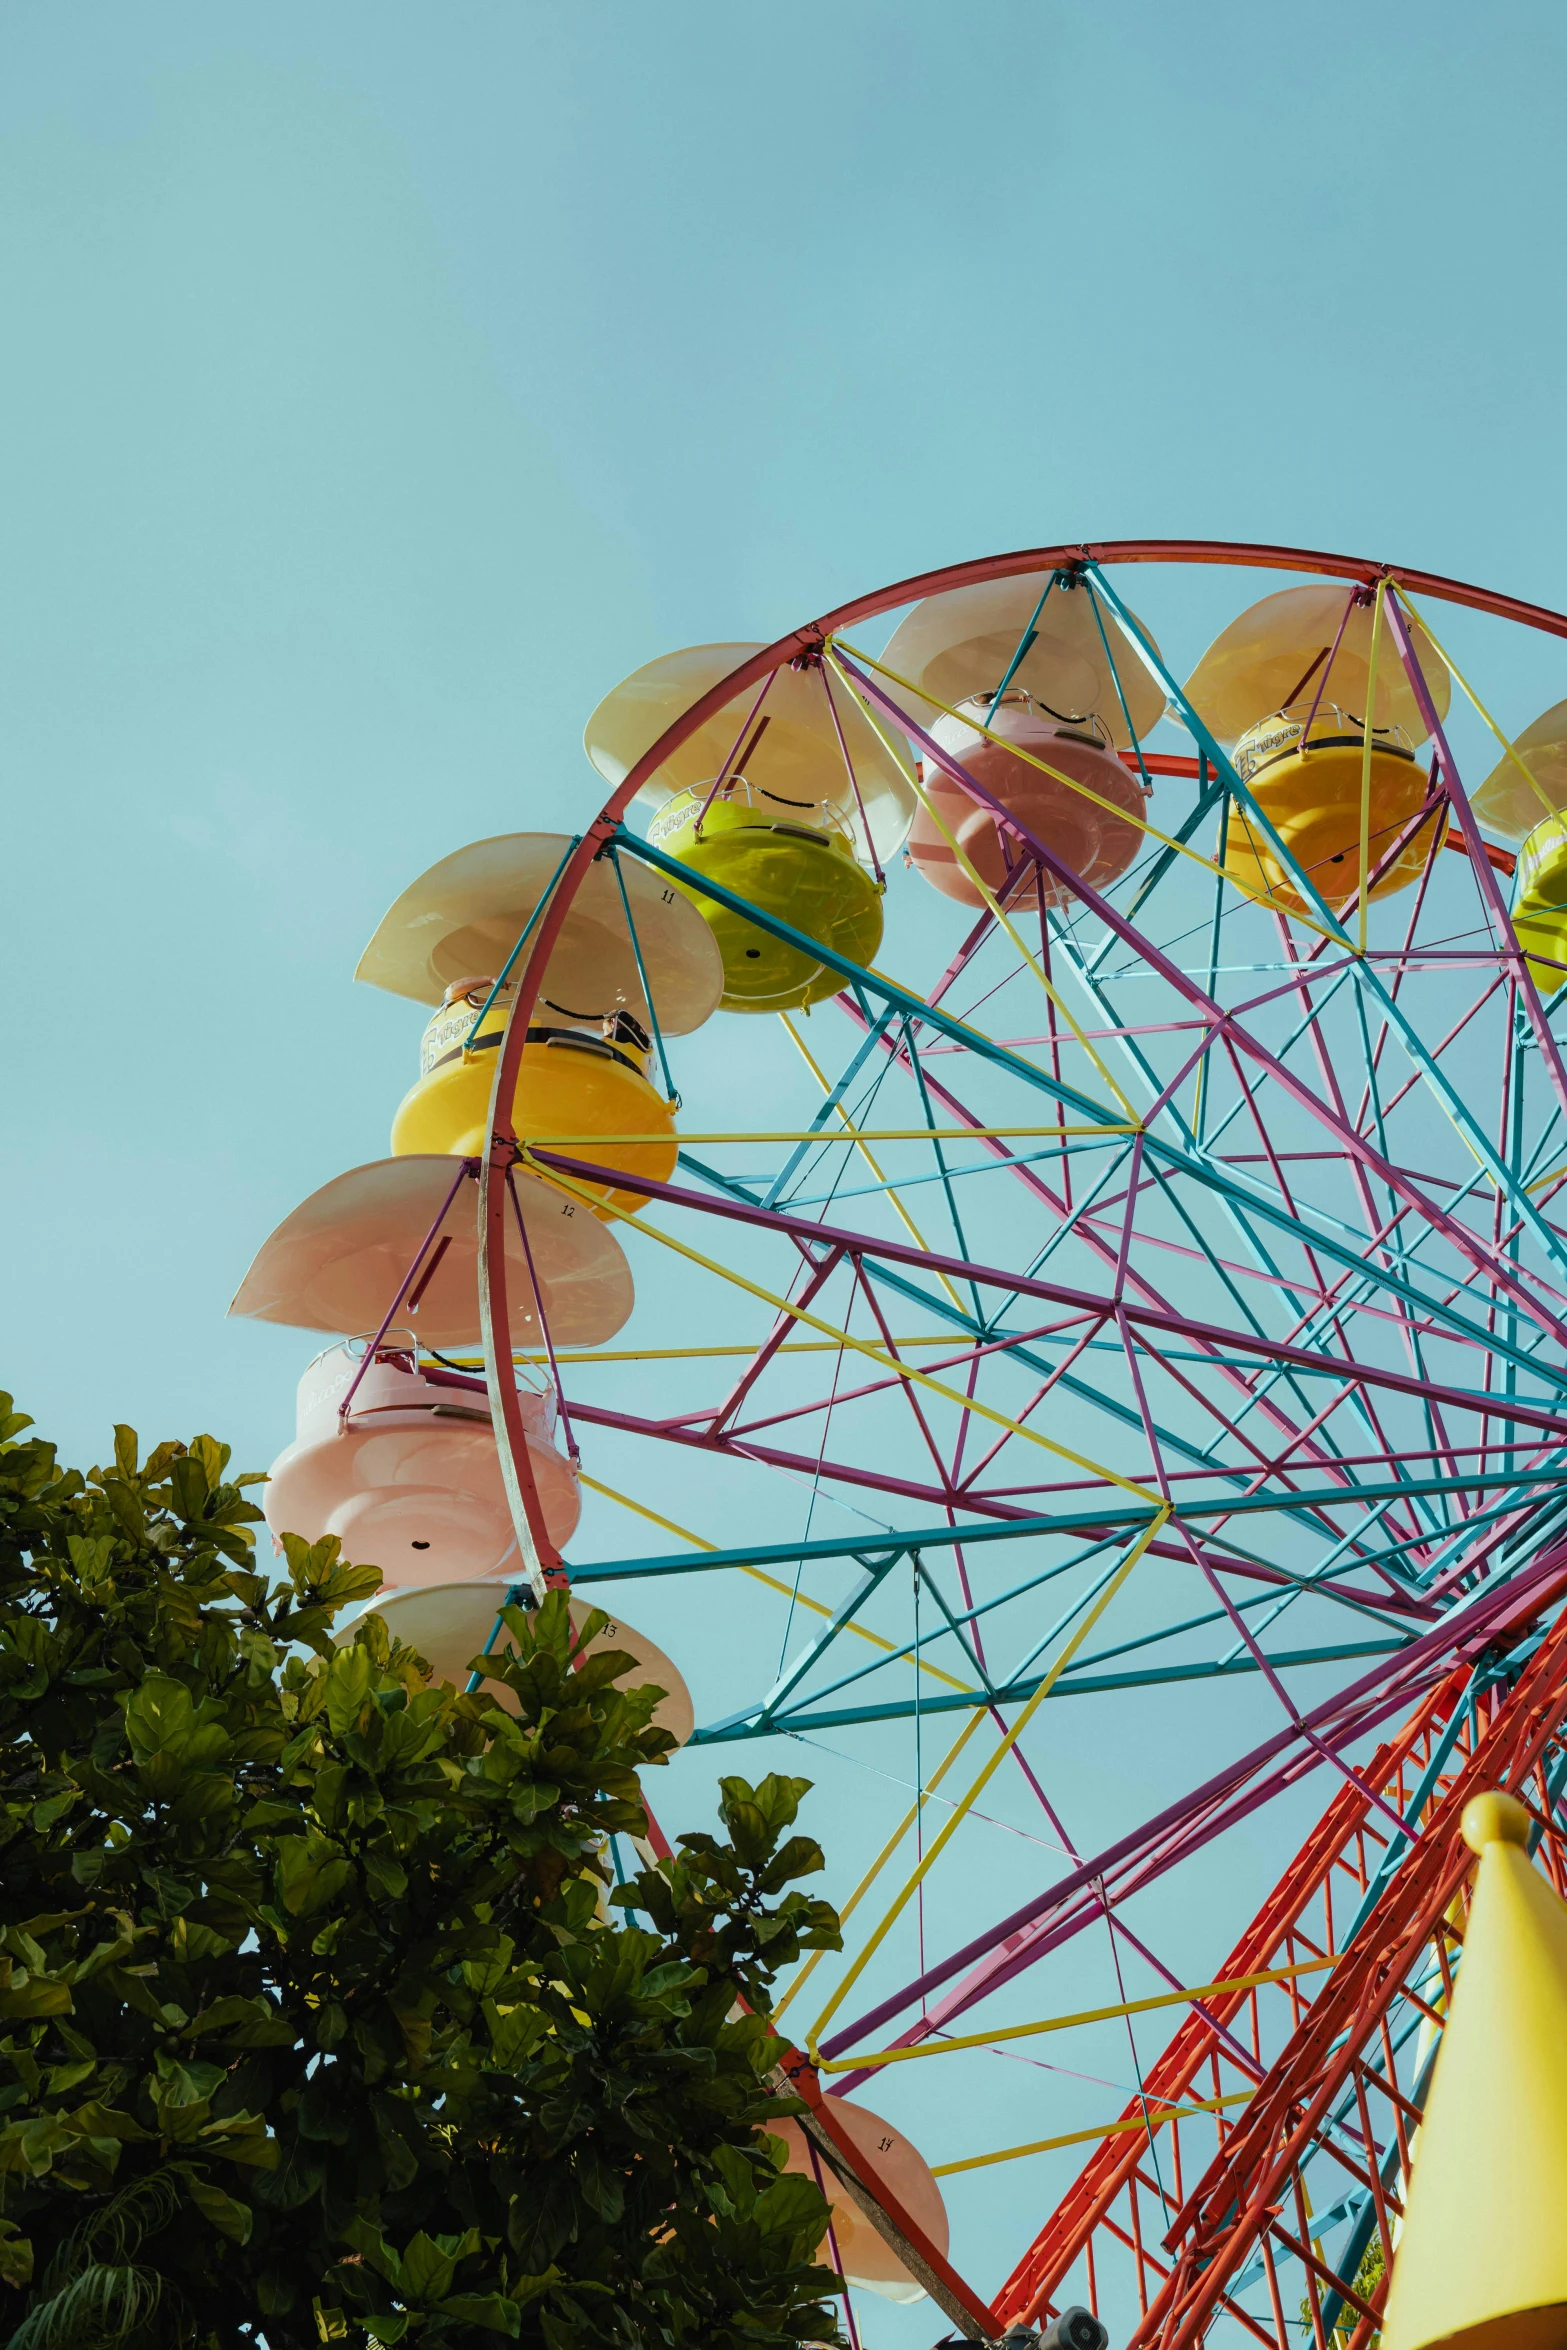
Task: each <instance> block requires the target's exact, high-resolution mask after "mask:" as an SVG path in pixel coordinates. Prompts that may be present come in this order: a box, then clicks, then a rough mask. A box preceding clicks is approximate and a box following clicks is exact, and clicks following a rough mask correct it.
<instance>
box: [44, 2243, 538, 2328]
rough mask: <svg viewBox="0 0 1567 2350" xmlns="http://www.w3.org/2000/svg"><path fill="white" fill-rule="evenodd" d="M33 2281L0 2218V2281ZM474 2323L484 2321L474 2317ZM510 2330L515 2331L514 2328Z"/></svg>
mask: <svg viewBox="0 0 1567 2350" xmlns="http://www.w3.org/2000/svg"><path fill="white" fill-rule="evenodd" d="M32 2281H33V2247H32V2244H31V2243H30V2242H29V2240H28V2238H27V2237H26V2236H24V2235H23V2234H22V2231H21V2229H20V2228H19V2227H18V2226H17V2224H16V2222H15V2220H14V2219H0V2283H4V2284H7V2285H30V2284H31V2283H32ZM474 2322H475V2323H476V2324H481V2325H482V2323H483V2322H484V2321H483V2319H482V2318H479V2319H475V2321H474ZM512 2331H513V2332H514V2333H515V2331H516V2328H515V2327H513V2328H512Z"/></svg>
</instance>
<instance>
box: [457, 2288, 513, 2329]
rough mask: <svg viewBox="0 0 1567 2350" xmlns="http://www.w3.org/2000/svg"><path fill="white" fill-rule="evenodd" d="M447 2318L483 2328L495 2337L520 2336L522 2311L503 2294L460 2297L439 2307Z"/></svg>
mask: <svg viewBox="0 0 1567 2350" xmlns="http://www.w3.org/2000/svg"><path fill="white" fill-rule="evenodd" d="M439 2308H440V2311H441V2315H442V2316H443V2317H455V2318H456V2319H457V2320H458V2321H459V2323H460V2324H463V2325H470V2326H483V2327H485V2328H486V2329H487V2331H488V2332H490V2333H492V2334H512V2335H515V2334H517V2333H520V2331H521V2330H522V2311H521V2310H520V2309H519V2308H518V2307H517V2304H516V2302H515V2301H509V2300H507V2299H506V2297H505V2296H504V2294H501V2293H459V2294H457V2295H456V2296H455V2297H454V2298H452V2299H449V2300H446V2301H442V2302H441V2303H440V2304H439Z"/></svg>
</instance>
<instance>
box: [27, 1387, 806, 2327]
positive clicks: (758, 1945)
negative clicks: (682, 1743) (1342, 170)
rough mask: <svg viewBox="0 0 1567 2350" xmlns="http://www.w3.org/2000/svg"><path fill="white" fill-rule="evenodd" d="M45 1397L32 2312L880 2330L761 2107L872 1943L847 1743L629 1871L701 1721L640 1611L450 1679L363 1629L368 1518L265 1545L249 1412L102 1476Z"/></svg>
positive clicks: (31, 2315) (372, 1624) (30, 1691)
mask: <svg viewBox="0 0 1567 2350" xmlns="http://www.w3.org/2000/svg"><path fill="white" fill-rule="evenodd" d="M0 1411H3V1412H4V1413H5V1414H6V1415H9V1416H7V1417H5V1418H4V1419H0V1439H3V1442H0V1774H3V1789H0V1792H3V1798H4V1822H3V1828H0V1834H3V1836H4V1850H3V1856H0V1926H3V1932H0V2034H3V2035H4V2037H3V2038H0V2279H3V2283H0V2335H3V2336H4V2337H5V2338H6V2339H8V2340H9V2341H10V2342H11V2343H12V2344H13V2345H14V2350H64V2346H65V2345H67V2344H76V2343H91V2344H93V2345H94V2346H95V2350H96V2346H98V2345H109V2344H113V2343H118V2344H122V2345H124V2350H142V2346H143V2345H152V2344H154V2343H156V2344H158V2345H159V2346H160V2350H162V2346H163V2345H174V2344H189V2345H191V2346H192V2350H218V2346H226V2345H229V2344H231V2343H232V2344H239V2343H244V2342H251V2341H255V2340H258V2339H264V2340H265V2341H266V2342H267V2343H268V2344H269V2345H271V2350H296V2346H299V2350H303V2346H305V2345H310V2346H312V2350H313V2346H314V2345H317V2344H318V2343H321V2342H326V2341H333V2340H338V2339H342V2340H345V2341H348V2342H353V2341H360V2342H380V2343H385V2344H390V2343H394V2342H401V2341H413V2340H415V2339H417V2340H419V2342H420V2343H421V2346H422V2350H442V2346H444V2345H455V2344H458V2343H462V2344H478V2343H482V2342H483V2341H485V2340H490V2339H497V2338H499V2339H505V2338H516V2339H519V2340H522V2341H525V2342H529V2343H534V2344H537V2345H539V2346H540V2350H571V2346H574V2345H576V2344H578V2343H579V2342H582V2341H584V2340H586V2339H589V2338H591V2339H592V2340H594V2341H595V2342H605V2343H623V2344H625V2345H627V2346H628V2350H630V2346H631V2345H638V2346H641V2345H652V2344H664V2345H668V2346H669V2350H686V2346H687V2345H690V2346H693V2350H694V2345H696V2344H697V2343H698V2342H700V2343H701V2345H702V2350H788V2346H790V2345H792V2344H794V2343H796V2342H799V2341H802V2340H804V2341H812V2340H814V2341H830V2340H835V2339H836V2338H837V2337H836V2327H835V2321H834V2318H833V2315H832V2312H831V2309H830V2307H828V2306H826V2305H825V2304H824V2296H826V2295H829V2294H830V2292H831V2289H832V2285H833V2282H834V2280H833V2278H832V2277H831V2274H830V2272H827V2271H824V2270H822V2269H820V2268H817V2267H815V2266H814V2265H813V2257H814V2253H815V2249H816V2247H817V2245H818V2244H819V2243H820V2241H821V2239H822V2235H823V2232H824V2228H825V2221H826V2208H825V2205H824V2204H823V2202H822V2199H821V2197H820V2195H819V2193H818V2191H817V2189H816V2187H815V2186H814V2185H813V2184H812V2183H811V2182H810V2181H807V2180H805V2179H802V2178H800V2177H798V2176H796V2175H794V2174H786V2173H783V2172H782V2171H781V2170H780V2169H779V2167H778V2161H779V2157H780V2156H781V2151H782V2150H781V2148H780V2146H779V2144H778V2141H777V2140H776V2139H774V2140H772V2141H769V2140H768V2139H767V2137H766V2136H765V2134H760V2133H764V2132H765V2126H766V2124H767V2123H768V2122H769V2120H771V2119H773V2118H775V2117H777V2116H780V2115H782V2114H784V2113H787V2112H790V2111H794V2110H797V2109H796V2108H795V2106H794V2105H793V2103H792V2101H788V2100H780V2099H778V2098H776V2097H775V2096H774V2095H773V2094H772V2092H771V2090H770V2088H769V2074H770V2072H771V2068H772V2066H773V2065H774V2063H775V2061H776V2057H777V2054H778V2049H779V2043H778V2041H777V2039H776V2037H775V2036H774V2034H773V2033H772V2031H771V2029H770V2026H769V2024H768V2021H767V2010H768V2006H769V1989H768V1986H769V1983H770V1981H771V1979H772V1977H773V1975H774V1973H775V1972H776V1970H777V1969H778V1968H780V1967H782V1966H785V1965H787V1964H789V1963H790V1962H791V1961H792V1960H793V1959H794V1958H795V1957H796V1956H797V1955H798V1953H799V1952H800V1951H801V1950H803V1949H806V1948H812V1947H821V1946H823V1945H825V1946H828V1947H835V1946H836V1944H837V1939H838V1937H837V1921H836V1918H835V1917H834V1915H833V1912H832V1911H831V1910H830V1909H829V1908H828V1907H827V1905H826V1904H825V1903H823V1902H820V1901H814V1900H809V1899H807V1898H806V1897H805V1896H804V1895H803V1894H802V1893H801V1892H800V1891H798V1890H797V1889H796V1888H795V1887H794V1884H793V1880H794V1879H795V1878H797V1877H799V1876H801V1875H802V1874H805V1873H807V1872H808V1871H810V1870H812V1869H814V1868H816V1867H818V1866H819V1865H820V1860H821V1856H820V1853H819V1851H818V1850H817V1847H816V1846H815V1845H814V1844H813V1843H811V1842H810V1841H809V1840H808V1839H807V1838H804V1837H802V1836H798V1835H792V1834H790V1833H789V1830H790V1829H791V1827H792V1824H793V1821H794V1818H795V1815H796V1810H797V1806H798V1803H799V1799H800V1797H801V1795H802V1794H803V1793H804V1791H805V1787H806V1782H805V1781H803V1780H796V1779H780V1778H769V1779H766V1780H764V1781H763V1782H762V1784H761V1785H760V1786H758V1787H756V1788H752V1787H749V1786H748V1785H747V1784H746V1783H745V1782H744V1781H743V1780H739V1779H730V1780H726V1781H724V1782H723V1800H722V1806H721V1810H722V1819H723V1825H724V1829H725V1831H726V1833H725V1836H724V1838H723V1839H719V1838H715V1837H710V1836H702V1835H698V1836H687V1837H684V1838H682V1840H681V1850H680V1852H679V1853H678V1854H677V1856H676V1857H675V1858H674V1859H673V1860H670V1861H666V1862H664V1863H662V1864H660V1867H659V1868H658V1869H657V1870H645V1871H643V1872H642V1873H641V1874H640V1875H639V1876H637V1877H636V1878H635V1879H634V1880H633V1881H632V1882H631V1883H630V1884H629V1885H628V1886H626V1887H623V1888H621V1889H620V1890H619V1891H618V1892H616V1893H615V1894H614V1895H613V1896H609V1897H608V1898H607V1897H606V1887H607V1878H606V1872H605V1861H604V1853H605V1847H606V1840H607V1838H608V1837H609V1836H610V1835H611V1834H614V1833H618V1834H632V1835H636V1834H639V1833H641V1832H642V1831H643V1830H644V1829H645V1824H646V1823H645V1815H644V1813H643V1811H642V1807H641V1800H640V1792H639V1783H638V1778H637V1774H638V1772H639V1771H640V1770H643V1769H645V1768H646V1767H647V1766H648V1765H649V1764H651V1763H655V1762H657V1761H659V1760H660V1759H661V1758H662V1756H663V1755H664V1753H665V1751H666V1750H667V1748H668V1747H669V1744H670V1741H669V1739H668V1737H667V1736H666V1735H665V1733H664V1732H662V1731H660V1730H658V1729H655V1728H654V1727H653V1726H652V1714H653V1710H654V1706H655V1704H656V1701H657V1697H658V1695H659V1694H660V1693H659V1692H657V1691H654V1690H649V1689H638V1688H632V1689H627V1688H625V1687H623V1686H622V1678H623V1676H624V1674H625V1673H626V1671H627V1670H628V1669H629V1668H630V1666H631V1664H632V1660H631V1659H630V1658H629V1657H626V1656H624V1655H621V1654H608V1655H606V1654H598V1653H596V1654H595V1655H593V1656H592V1657H591V1659H589V1660H587V1661H586V1662H578V1661H577V1660H578V1658H579V1656H580V1647H581V1646H582V1645H585V1643H586V1641H587V1640H588V1639H591V1638H592V1636H593V1634H594V1633H595V1632H596V1631H598V1630H599V1629H601V1628H602V1622H603V1619H602V1618H600V1617H597V1616H595V1617H593V1618H592V1619H591V1620H590V1623H589V1625H588V1626H587V1627H586V1628H585V1629H584V1632H583V1634H582V1638H581V1642H580V1643H579V1645H578V1648H577V1649H574V1648H573V1636H572V1630H571V1624H570V1619H569V1615H568V1612H567V1609H566V1606H565V1602H564V1600H563V1599H560V1598H556V1599H551V1600H550V1601H548V1602H547V1603H546V1604H545V1606H544V1607H543V1608H542V1609H540V1610H539V1611H538V1612H537V1613H536V1614H532V1615H524V1614H523V1613H522V1612H521V1611H520V1610H516V1609H512V1610H509V1611H508V1614H507V1619H506V1620H507V1627H508V1632H509V1645H506V1646H505V1654H504V1659H503V1661H499V1662H497V1660H495V1659H493V1658H492V1660H491V1674H492V1678H491V1684H490V1685H489V1686H487V1687H486V1688H485V1689H482V1690H481V1691H480V1692H478V1693H477V1694H475V1695H472V1696H469V1695H465V1694H461V1693H459V1692H457V1691H455V1690H454V1689H452V1688H451V1687H450V1686H441V1687H435V1688H432V1687H429V1686H427V1682H426V1675H425V1671H424V1668H423V1664H422V1660H421V1659H419V1658H418V1657H417V1656H416V1655H415V1654H414V1653H413V1652H412V1651H410V1650H408V1649H407V1648H403V1647H400V1646H398V1645H396V1644H395V1643H393V1642H391V1641H390V1640H389V1638H388V1634H387V1632H386V1629H385V1627H384V1626H383V1625H382V1624H381V1622H380V1621H379V1619H375V1618H371V1619H369V1620H368V1621H367V1622H365V1623H364V1624H363V1625H361V1626H360V1627H358V1628H357V1629H356V1630H355V1632H354V1634H353V1636H352V1638H351V1639H349V1640H346V1641H345V1643H344V1644H343V1645H341V1646H338V1645H335V1644H334V1640H333V1636H332V1628H333V1622H334V1618H335V1617H336V1615H337V1614H338V1612H339V1611H340V1610H341V1609H342V1608H343V1607H344V1606H345V1605H346V1604H347V1603H348V1602H350V1601H352V1600H355V1599H358V1598H361V1597H363V1596H364V1595H365V1594H367V1593H368V1592H370V1591H372V1590H373V1589H374V1588H375V1586H376V1583H377V1580H378V1578H377V1575H376V1572H375V1570H374V1569H372V1568H362V1567H354V1566H350V1565H348V1564H347V1563H345V1562H344V1561H343V1560H342V1559H341V1558H340V1557H339V1555H338V1546H337V1544H336V1543H335V1542H325V1543H321V1544H318V1545H316V1546H315V1547H314V1548H311V1547H310V1546H308V1545H306V1544H305V1543H303V1542H301V1541H297V1540H295V1539H293V1538H289V1539H288V1540H287V1541H286V1543H285V1552H286V1564H287V1577H286V1580H280V1581H279V1582H278V1583H277V1584H273V1583H271V1582H270V1581H269V1579H268V1578H267V1577H266V1576H265V1575H263V1574H262V1573H260V1572H258V1571H257V1567H256V1562H255V1558H254V1535H253V1528H254V1525H255V1523H256V1522H257V1520H258V1519H259V1515H260V1513H259V1512H258V1511H257V1510H255V1509H254V1508H253V1507H252V1506H251V1505H250V1504H249V1503H248V1502H247V1501H246V1499H245V1496H244V1491H243V1488H244V1487H245V1486H246V1485H247V1484H251V1483H254V1482H256V1480H254V1479H247V1478H243V1477H241V1478H230V1477H229V1476H228V1473H227V1471H228V1453H227V1449H226V1448H225V1447H222V1446H220V1445H218V1444H217V1443H215V1442H214V1441H213V1439H212V1438H210V1437H205V1436H201V1437H197V1438H196V1439H195V1440H194V1441H193V1442H192V1443H191V1444H190V1445H189V1446H188V1447H186V1446H183V1445H179V1444H164V1445H160V1446H159V1447H158V1449H157V1451H156V1452H154V1453H153V1455H152V1456H151V1458H150V1459H149V1460H148V1461H147V1462H146V1463H145V1464H144V1465H143V1464H141V1463H140V1462H139V1458H138V1447H137V1440H136V1438H135V1436H134V1435H133V1434H132V1433H131V1431H129V1430H127V1429H121V1430H119V1431H117V1436H116V1448H115V1459H114V1464H113V1466H112V1467H109V1468H106V1469H102V1470H98V1469H95V1470H93V1471H92V1472H91V1473H90V1475H88V1476H87V1477H85V1478H84V1477H83V1476H81V1475H79V1474H77V1473H76V1472H75V1471H69V1470H67V1471H61V1470H60V1469H59V1468H58V1466H57V1464H56V1461H55V1456H54V1450H53V1447H52V1446H49V1445H47V1444H43V1443H40V1442H37V1441H35V1440H27V1439H25V1438H24V1437H23V1435H22V1431H24V1430H25V1429H26V1428H27V1427H28V1426H29V1425H30V1423H28V1422H27V1421H26V1420H25V1419H23V1418H20V1417H18V1416H15V1415H11V1413H10V1398H9V1397H4V1398H0ZM495 1682H504V1683H505V1685H506V1687H507V1689H508V1690H509V1692H510V1696H511V1699H512V1702H513V1706H514V1708H515V1710H512V1708H511V1707H508V1706H505V1705H503V1704H502V1703H501V1702H500V1700H499V1698H498V1696H497V1695H496V1694H495V1693H494V1683H495ZM612 1902H618V1903H619V1904H620V1905H621V1906H622V1908H628V1909H630V1910H631V1913H632V1914H631V1916H630V1917H629V1918H626V1919H622V1918H620V1917H617V1916H616V1915H615V1913H614V1910H613V1908H612V1906H611V1903H612ZM742 2003H743V2004H742ZM747 2011H749V2012H747Z"/></svg>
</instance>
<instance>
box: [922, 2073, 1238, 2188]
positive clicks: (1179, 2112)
mask: <svg viewBox="0 0 1567 2350" xmlns="http://www.w3.org/2000/svg"><path fill="white" fill-rule="evenodd" d="M1255 2095H1256V2091H1255V2090H1254V2089H1232V2090H1231V2091H1230V2094H1229V2095H1228V2097H1205V2098H1204V2099H1203V2101H1202V2103H1201V2104H1200V2105H1156V2104H1155V2105H1151V2106H1150V2109H1149V2113H1148V2116H1147V2119H1146V2120H1145V2119H1144V2118H1143V2116H1142V2115H1141V2114H1134V2115H1132V2116H1131V2118H1130V2119H1122V2120H1120V2121H1113V2122H1101V2123H1100V2124H1099V2127H1098V2129H1096V2130H1067V2131H1065V2132H1064V2133H1063V2135H1062V2136H1061V2137H1059V2138H1035V2139H1034V2140H1033V2142H1032V2144H1031V2145H1028V2146H1002V2147H1000V2148H999V2149H998V2150H997V2152H996V2153H994V2154H971V2155H970V2156H969V2157H968V2159H967V2161H965V2162H937V2163H933V2164H932V2165H931V2177H932V2178H935V2179H950V2178H951V2177H952V2175H953V2173H954V2172H955V2171H960V2170H984V2169H986V2168H987V2167H988V2166H989V2165H990V2164H991V2163H993V2162H1016V2161H1017V2160H1018V2159H1019V2157H1020V2156H1021V2155H1024V2154H1051V2153H1054V2151H1055V2149H1056V2148H1057V2147H1058V2146H1086V2145H1087V2144H1088V2143H1089V2142H1090V2140H1092V2139H1096V2138H1118V2137H1120V2136H1121V2134H1122V2132H1123V2131H1126V2130H1147V2132H1148V2134H1149V2136H1150V2137H1152V2135H1153V2133H1154V2131H1155V2130H1157V2129H1159V2128H1161V2127H1162V2125H1163V2124H1164V2123H1165V2122H1179V2121H1185V2120H1186V2118H1187V2116H1188V2115H1189V2114H1196V2113H1223V2112H1224V2110H1225V2108H1226V2107H1227V2106H1231V2105H1245V2104H1247V2103H1248V2102H1249V2101H1250V2099H1251V2098H1252V2097H1254V2096H1255Z"/></svg>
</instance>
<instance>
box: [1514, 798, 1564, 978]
mask: <svg viewBox="0 0 1567 2350" xmlns="http://www.w3.org/2000/svg"><path fill="white" fill-rule="evenodd" d="M1513 928H1514V930H1516V931H1517V933H1518V944H1519V945H1520V946H1521V947H1523V948H1525V949H1526V950H1528V954H1529V969H1530V972H1531V973H1532V975H1533V978H1534V984H1535V986H1536V987H1537V988H1538V989H1539V990H1540V992H1541V994H1542V995H1546V996H1553V995H1555V993H1556V991H1557V989H1558V988H1559V987H1561V986H1562V985H1564V984H1567V817H1563V816H1547V817H1546V818H1545V820H1544V822H1543V823H1540V824H1537V825H1536V826H1535V828H1534V830H1533V832H1531V833H1530V835H1529V837H1528V839H1527V840H1526V841H1525V842H1524V844H1523V846H1522V848H1521V849H1520V850H1519V852H1518V874H1517V885H1516V890H1515V894H1514V898H1513Z"/></svg>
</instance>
